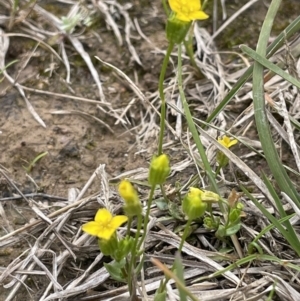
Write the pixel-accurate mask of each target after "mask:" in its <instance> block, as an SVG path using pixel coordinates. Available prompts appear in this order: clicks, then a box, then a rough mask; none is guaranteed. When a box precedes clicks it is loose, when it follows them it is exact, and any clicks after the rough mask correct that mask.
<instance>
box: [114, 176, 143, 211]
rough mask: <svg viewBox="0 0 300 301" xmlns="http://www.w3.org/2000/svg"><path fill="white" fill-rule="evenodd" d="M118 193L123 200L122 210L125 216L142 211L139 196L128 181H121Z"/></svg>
mask: <svg viewBox="0 0 300 301" xmlns="http://www.w3.org/2000/svg"><path fill="white" fill-rule="evenodd" d="M119 194H120V196H121V197H122V198H123V199H124V201H125V206H124V211H125V213H126V215H127V216H136V215H140V214H141V213H142V205H141V202H140V199H139V196H138V194H137V192H136V190H135V189H134V187H133V186H132V184H131V183H130V182H129V181H127V180H123V181H121V183H120V185H119Z"/></svg>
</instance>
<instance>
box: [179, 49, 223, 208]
mask: <svg viewBox="0 0 300 301" xmlns="http://www.w3.org/2000/svg"><path fill="white" fill-rule="evenodd" d="M181 60H182V58H181V45H178V89H179V93H180V98H181V101H182V106H183V109H184V113H185V117H186V120H187V123H188V127H189V130H190V131H191V133H192V135H193V139H194V141H195V144H196V146H197V149H198V152H199V155H200V157H201V160H202V163H203V165H204V169H205V171H206V174H207V176H208V179H209V182H210V185H211V189H212V190H213V191H214V192H215V193H217V194H219V195H220V193H219V188H218V185H217V183H216V180H215V175H214V173H213V171H212V169H211V166H210V164H209V162H208V159H207V156H206V153H205V149H204V147H203V144H202V142H201V139H200V137H199V133H198V131H197V128H196V126H195V124H194V121H193V117H192V114H191V112H190V109H189V105H188V103H187V101H186V98H185V95H184V91H183V83H182V62H181ZM219 207H220V210H221V212H222V213H223V214H224V213H225V208H224V207H223V204H222V202H221V201H219Z"/></svg>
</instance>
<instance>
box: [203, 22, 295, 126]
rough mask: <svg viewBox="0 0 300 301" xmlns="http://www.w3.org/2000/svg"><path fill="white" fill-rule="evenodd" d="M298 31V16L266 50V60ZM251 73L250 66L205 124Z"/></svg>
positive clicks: (226, 102)
mask: <svg viewBox="0 0 300 301" xmlns="http://www.w3.org/2000/svg"><path fill="white" fill-rule="evenodd" d="M299 30H300V16H299V17H297V18H296V19H295V20H294V21H293V22H292V23H291V24H290V25H289V26H288V27H287V28H286V29H285V30H284V31H282V32H281V33H280V34H279V35H278V37H277V38H276V39H275V40H274V41H273V43H272V44H271V45H270V46H269V47H268V48H267V58H269V57H271V56H272V55H273V54H274V53H275V52H276V51H277V50H278V49H279V48H280V47H281V46H282V45H283V44H284V43H285V41H286V40H287V39H288V38H290V37H291V36H292V35H293V34H295V33H296V32H297V31H299ZM252 72H253V66H250V67H249V68H248V69H247V70H246V71H245V73H244V74H243V75H242V76H241V78H240V79H239V80H238V81H237V83H236V84H235V85H234V86H233V87H232V89H231V90H230V91H229V93H228V94H227V95H226V96H225V98H224V99H223V100H222V101H221V102H220V104H219V105H218V106H217V107H216V108H215V109H214V111H213V112H212V113H211V114H210V116H209V117H208V118H207V120H206V122H207V123H210V122H211V121H212V120H214V119H215V117H216V116H218V114H219V113H220V112H221V111H222V110H223V109H224V108H225V107H226V105H227V104H228V103H229V102H230V100H231V99H232V98H233V97H234V96H235V94H236V93H237V92H238V91H239V90H240V89H241V87H242V86H243V85H244V84H245V82H246V81H247V80H248V78H250V76H251V74H252Z"/></svg>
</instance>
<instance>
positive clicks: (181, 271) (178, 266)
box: [174, 252, 187, 301]
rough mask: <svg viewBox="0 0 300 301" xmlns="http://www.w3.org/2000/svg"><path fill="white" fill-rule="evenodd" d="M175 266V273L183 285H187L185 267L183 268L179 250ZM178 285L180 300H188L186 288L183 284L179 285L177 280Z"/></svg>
mask: <svg viewBox="0 0 300 301" xmlns="http://www.w3.org/2000/svg"><path fill="white" fill-rule="evenodd" d="M174 268H175V274H176V275H177V277H178V279H179V280H180V282H181V283H182V284H183V285H185V282H184V269H183V264H182V260H181V257H180V254H179V252H177V253H176V257H175V263H174ZM176 286H177V289H178V291H179V297H180V301H187V295H186V292H185V290H183V289H182V287H181V286H179V285H177V282H176Z"/></svg>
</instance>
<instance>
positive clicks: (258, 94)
mask: <svg viewBox="0 0 300 301" xmlns="http://www.w3.org/2000/svg"><path fill="white" fill-rule="evenodd" d="M280 4H281V0H273V1H272V3H271V5H270V6H269V10H268V13H267V15H266V18H265V21H264V23H263V26H262V30H261V33H260V36H259V40H258V43H257V53H258V54H259V55H260V56H262V57H264V56H265V55H266V48H267V43H268V40H269V37H270V32H271V29H272V25H273V21H274V18H275V16H276V13H277V11H278V9H279V6H280ZM253 104H254V114H255V121H256V126H257V131H258V135H259V138H260V142H261V144H262V149H263V151H264V154H265V156H266V160H267V162H268V165H269V167H270V169H271V172H272V174H273V175H274V178H275V180H276V182H277V183H278V185H279V187H280V189H281V190H282V191H283V192H285V193H286V194H287V195H288V196H289V197H290V198H291V199H292V200H293V202H295V204H296V205H297V206H298V208H300V197H299V195H298V193H297V191H296V189H295V187H294V186H293V184H292V182H291V180H290V178H289V177H288V174H287V173H286V171H285V169H284V167H283V165H282V163H281V161H280V159H279V156H278V154H277V151H276V149H275V145H274V142H273V139H272V135H271V130H270V126H269V123H268V118H267V114H266V109H265V97H264V84H263V66H262V65H261V64H260V63H258V62H255V63H254V68H253Z"/></svg>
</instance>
